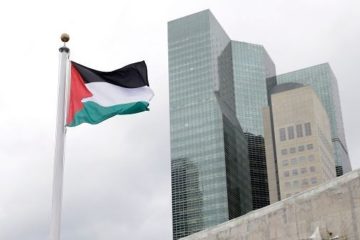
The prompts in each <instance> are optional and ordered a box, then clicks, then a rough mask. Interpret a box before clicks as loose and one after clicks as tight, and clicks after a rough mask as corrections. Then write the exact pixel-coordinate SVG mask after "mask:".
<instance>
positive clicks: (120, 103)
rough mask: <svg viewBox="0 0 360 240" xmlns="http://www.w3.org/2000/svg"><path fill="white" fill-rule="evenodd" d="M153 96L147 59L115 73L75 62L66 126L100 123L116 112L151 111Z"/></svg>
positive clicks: (72, 63)
mask: <svg viewBox="0 0 360 240" xmlns="http://www.w3.org/2000/svg"><path fill="white" fill-rule="evenodd" d="M153 95H154V94H153V92H152V90H151V89H150V87H149V82H148V78H147V68H146V64H145V62H144V61H142V62H137V63H133V64H130V65H127V66H125V67H123V68H120V69H117V70H114V71H112V72H101V71H97V70H94V69H91V68H88V67H85V66H83V65H81V64H78V63H76V62H71V85H70V99H69V104H68V106H69V109H68V115H67V120H66V125H67V126H69V127H75V126H77V125H80V124H82V123H90V124H97V123H100V122H102V121H104V120H106V119H108V118H110V117H113V116H115V115H122V114H132V113H138V112H142V111H147V110H149V109H148V106H149V101H150V100H151V98H152V97H153Z"/></svg>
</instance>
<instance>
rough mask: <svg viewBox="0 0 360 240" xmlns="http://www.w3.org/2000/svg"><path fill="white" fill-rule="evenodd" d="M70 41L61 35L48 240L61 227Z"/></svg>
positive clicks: (55, 239) (56, 237)
mask: <svg viewBox="0 0 360 240" xmlns="http://www.w3.org/2000/svg"><path fill="white" fill-rule="evenodd" d="M69 40H70V37H69V35H68V34H66V33H63V34H62V35H61V41H62V42H63V43H64V46H62V47H61V48H60V49H59V52H60V63H59V86H58V88H59V89H58V104H57V116H56V136H55V156H54V177H53V198H52V214H51V225H50V240H60V227H61V205H62V191H63V190H62V189H63V176H64V150H65V135H66V126H65V121H66V113H67V102H68V101H67V98H68V95H69V94H68V92H69V87H68V84H67V80H68V79H69V55H70V49H69V48H68V47H66V42H68V41H69Z"/></svg>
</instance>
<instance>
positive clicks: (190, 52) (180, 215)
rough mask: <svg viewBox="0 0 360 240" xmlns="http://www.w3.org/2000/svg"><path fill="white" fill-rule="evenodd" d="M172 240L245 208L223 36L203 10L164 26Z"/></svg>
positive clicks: (243, 155)
mask: <svg viewBox="0 0 360 240" xmlns="http://www.w3.org/2000/svg"><path fill="white" fill-rule="evenodd" d="M168 44H169V81H170V121H171V177H172V211H173V237H174V239H178V238H181V237H184V236H187V235H189V234H191V233H194V232H197V231H200V230H202V229H205V228H208V227H210V226H213V225H216V224H219V223H222V222H225V221H227V220H229V219H232V218H235V217H238V216H240V215H242V214H244V213H246V212H248V211H250V210H251V209H252V198H251V182H250V174H249V173H250V171H249V160H248V157H247V143H246V136H245V135H244V133H243V131H242V128H241V127H240V124H239V121H238V119H237V118H236V112H235V110H236V109H235V94H234V86H233V81H232V78H233V77H232V62H231V51H230V50H231V47H230V45H229V44H230V39H229V37H228V36H227V34H226V33H225V32H224V30H223V29H222V28H221V26H220V25H219V23H218V22H217V21H216V19H215V18H214V16H213V15H212V14H211V13H210V11H203V12H200V13H197V14H193V15H190V16H187V17H184V18H180V19H177V20H175V21H171V22H169V24H168Z"/></svg>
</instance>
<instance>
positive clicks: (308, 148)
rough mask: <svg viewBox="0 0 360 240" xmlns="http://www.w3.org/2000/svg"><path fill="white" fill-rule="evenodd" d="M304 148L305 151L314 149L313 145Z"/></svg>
mask: <svg viewBox="0 0 360 240" xmlns="http://www.w3.org/2000/svg"><path fill="white" fill-rule="evenodd" d="M306 148H307V150H312V149H314V145H313V144H308V145H306Z"/></svg>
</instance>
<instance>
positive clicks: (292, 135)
mask: <svg viewBox="0 0 360 240" xmlns="http://www.w3.org/2000/svg"><path fill="white" fill-rule="evenodd" d="M287 130H288V136H289V139H294V138H295V133H294V127H293V126H291V127H288V128H287Z"/></svg>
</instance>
